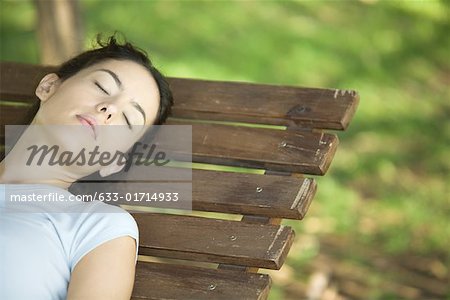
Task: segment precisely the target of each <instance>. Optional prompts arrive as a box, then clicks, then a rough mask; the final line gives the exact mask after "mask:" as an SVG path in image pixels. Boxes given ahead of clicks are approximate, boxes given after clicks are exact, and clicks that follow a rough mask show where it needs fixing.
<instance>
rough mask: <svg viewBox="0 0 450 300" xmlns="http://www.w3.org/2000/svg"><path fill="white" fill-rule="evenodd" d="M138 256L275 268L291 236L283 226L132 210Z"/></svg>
mask: <svg viewBox="0 0 450 300" xmlns="http://www.w3.org/2000/svg"><path fill="white" fill-rule="evenodd" d="M133 217H134V218H135V219H136V222H137V223H138V226H139V232H140V246H139V253H140V254H142V255H150V256H160V257H167V258H177V259H187V260H195V261H204V262H214V263H226V264H234V265H244V266H254V267H261V268H267V269H279V268H281V266H282V265H283V263H284V260H285V258H286V255H287V253H288V252H289V248H290V247H291V245H292V242H293V239H294V231H293V230H292V229H291V228H290V227H288V226H283V225H279V226H276V225H261V224H248V223H244V222H239V221H230V220H219V219H210V218H202V217H193V216H180V215H169V214H156V213H133Z"/></svg>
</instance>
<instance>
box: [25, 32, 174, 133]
mask: <svg viewBox="0 0 450 300" xmlns="http://www.w3.org/2000/svg"><path fill="white" fill-rule="evenodd" d="M97 44H98V46H100V47H98V48H95V49H92V50H88V51H85V52H82V53H80V54H79V55H77V56H75V57H73V58H71V59H70V60H68V61H66V62H64V63H62V64H61V65H60V66H59V68H58V69H57V71H55V73H56V74H57V75H58V76H59V78H60V79H61V80H62V81H64V80H66V79H68V78H70V77H71V76H74V75H75V74H77V73H78V72H79V71H81V70H82V69H84V68H87V67H89V66H92V65H94V64H96V63H99V62H101V61H103V60H106V59H117V60H130V61H133V62H136V63H138V64H139V65H141V66H143V67H144V68H146V69H147V70H148V71H149V72H150V74H151V75H152V76H153V78H154V79H155V81H156V84H157V85H158V89H159V94H160V101H159V111H158V114H157V116H156V120H155V122H154V124H155V125H161V124H162V123H164V121H165V120H166V119H167V117H168V115H169V114H170V111H171V107H172V105H173V96H172V92H171V90H170V87H169V83H168V82H167V80H166V78H165V77H164V76H163V75H162V74H161V72H159V71H158V69H156V68H155V67H154V66H153V64H152V62H151V60H150V58H149V57H148V55H147V53H146V52H145V51H144V50H142V49H140V48H137V47H135V46H133V45H132V44H131V43H130V42H127V41H124V42H123V43H119V42H118V41H117V39H116V37H115V34H114V35H112V36H110V37H109V38H108V39H107V41H106V42H103V41H102V35H101V34H99V35H97ZM38 109H39V103H37V106H36V107H33V109H32V110H33V111H31V112H30V115H31V114H32V116H33V117H34V115H35V114H36V112H37V110H38Z"/></svg>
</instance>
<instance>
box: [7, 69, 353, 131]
mask: <svg viewBox="0 0 450 300" xmlns="http://www.w3.org/2000/svg"><path fill="white" fill-rule="evenodd" d="M52 70H54V67H41V66H34V65H26V64H19V63H6V62H3V63H1V65H0V71H1V74H0V75H1V76H0V99H2V100H10V101H17V100H27V99H32V98H33V97H34V90H35V88H36V85H37V83H38V81H39V79H40V78H41V77H42V76H43V75H44V74H45V73H48V72H50V71H52ZM168 80H169V83H170V85H171V88H172V90H173V94H174V99H175V103H174V106H173V108H172V115H171V116H173V117H179V118H190V119H207V120H219V121H232V122H248V123H259V124H272V125H289V126H291V127H302V128H323V129H339V130H342V129H346V128H347V126H348V124H349V122H350V120H351V118H352V117H353V114H354V112H355V110H356V107H357V105H358V101H359V96H358V94H357V93H356V92H355V91H346V90H336V89H316V88H300V87H293V86H281V85H268V84H252V83H242V82H223V81H207V80H194V79H182V78H168Z"/></svg>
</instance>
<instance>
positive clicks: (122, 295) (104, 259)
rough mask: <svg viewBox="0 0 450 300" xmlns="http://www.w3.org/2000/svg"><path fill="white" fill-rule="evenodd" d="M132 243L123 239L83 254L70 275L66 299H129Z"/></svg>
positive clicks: (132, 258) (133, 265) (133, 251)
mask: <svg viewBox="0 0 450 300" xmlns="http://www.w3.org/2000/svg"><path fill="white" fill-rule="evenodd" d="M135 258H136V241H135V239H133V238H132V237H130V236H123V237H119V238H116V239H113V240H111V241H108V242H106V243H104V244H102V245H100V246H98V247H97V248H95V249H94V250H92V251H90V252H89V253H88V254H86V255H85V256H84V257H83V258H82V259H81V260H80V261H79V262H78V264H77V265H76V266H75V269H74V270H73V272H72V275H71V278H70V283H69V290H68V293H67V299H68V300H90V299H92V300H94V299H95V300H103V299H105V300H124V299H127V300H128V299H130V297H131V293H132V290H133V284H134V275H135Z"/></svg>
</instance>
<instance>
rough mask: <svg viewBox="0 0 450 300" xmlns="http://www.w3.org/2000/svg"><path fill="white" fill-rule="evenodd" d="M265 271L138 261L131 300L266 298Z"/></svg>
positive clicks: (266, 280)
mask: <svg viewBox="0 0 450 300" xmlns="http://www.w3.org/2000/svg"><path fill="white" fill-rule="evenodd" d="M271 283H272V281H271V279H270V276H269V275H266V274H252V273H243V272H234V271H229V270H217V269H206V268H200V267H193V266H181V265H171V264H161V263H153V262H138V264H137V269H136V277H135V283H134V289H133V294H132V297H131V299H173V300H185V299H195V300H203V299H204V300H209V299H218V300H219V299H221V300H231V299H249V300H251V299H255V300H264V299H267V296H268V293H269V289H270V286H271Z"/></svg>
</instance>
